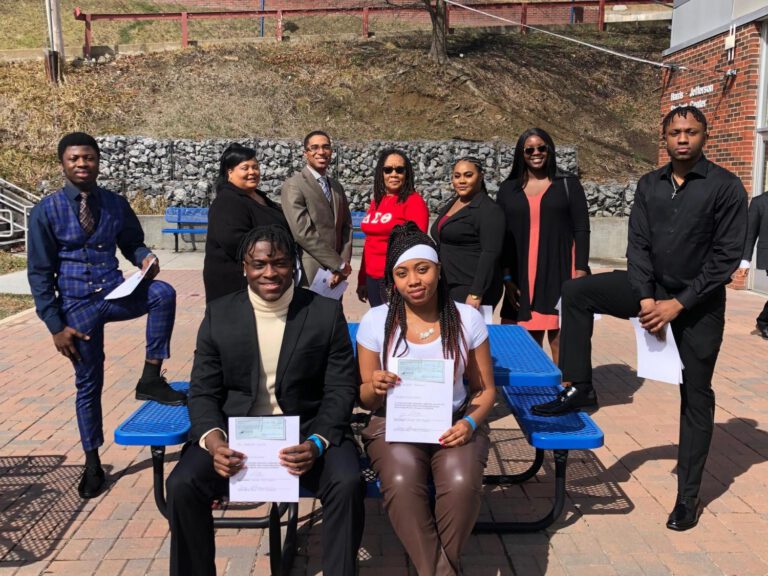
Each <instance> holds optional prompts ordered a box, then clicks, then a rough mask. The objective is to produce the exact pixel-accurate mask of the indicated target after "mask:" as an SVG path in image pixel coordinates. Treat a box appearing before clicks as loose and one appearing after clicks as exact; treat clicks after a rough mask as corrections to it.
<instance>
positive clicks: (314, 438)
mask: <svg viewBox="0 0 768 576" xmlns="http://www.w3.org/2000/svg"><path fill="white" fill-rule="evenodd" d="M307 440H310V441H311V442H314V443H315V446H317V450H318V456H322V455H323V452H325V446H323V442H322V441H321V440H320V438H318V437H317V436H315V435H314V434H312V436H310V437H308V438H307Z"/></svg>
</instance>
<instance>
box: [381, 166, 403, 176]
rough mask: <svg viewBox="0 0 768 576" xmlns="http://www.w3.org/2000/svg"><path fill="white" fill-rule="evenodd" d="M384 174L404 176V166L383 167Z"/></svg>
mask: <svg viewBox="0 0 768 576" xmlns="http://www.w3.org/2000/svg"><path fill="white" fill-rule="evenodd" d="M383 170H384V174H392V172H397V173H398V174H405V166H384V169H383Z"/></svg>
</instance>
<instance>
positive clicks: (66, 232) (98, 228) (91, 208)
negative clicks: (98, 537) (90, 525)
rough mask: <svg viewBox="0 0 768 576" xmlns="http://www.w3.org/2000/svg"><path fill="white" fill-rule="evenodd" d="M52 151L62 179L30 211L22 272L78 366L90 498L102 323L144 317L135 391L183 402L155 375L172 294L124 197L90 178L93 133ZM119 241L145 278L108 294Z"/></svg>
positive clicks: (165, 345)
mask: <svg viewBox="0 0 768 576" xmlns="http://www.w3.org/2000/svg"><path fill="white" fill-rule="evenodd" d="M58 156H59V160H60V162H61V166H62V169H63V172H64V177H65V178H66V184H65V186H64V187H63V188H62V189H60V190H58V191H56V192H54V193H53V194H51V195H50V196H47V197H45V198H43V199H42V200H41V201H40V203H39V204H38V205H37V206H35V208H34V209H33V210H32V214H31V216H30V220H29V233H28V270H27V274H28V277H29V284H30V287H31V289H32V295H33V296H34V299H35V307H36V309H37V314H38V316H39V317H40V319H41V320H43V322H45V325H46V326H47V328H48V330H49V331H50V332H51V334H52V335H53V343H54V345H55V346H56V349H57V350H58V351H59V352H60V353H61V354H62V355H64V356H65V357H67V358H68V359H69V360H70V361H71V362H72V364H73V366H74V369H75V386H76V388H77V395H76V399H75V407H76V412H77V425H78V428H79V430H80V440H81V442H82V445H83V450H84V451H85V469H84V471H83V476H82V478H81V480H80V483H79V485H78V492H79V494H80V496H81V497H82V498H94V497H95V496H98V495H99V494H100V493H101V492H102V490H103V489H104V487H105V485H106V476H105V474H104V470H103V468H102V467H101V461H100V459H99V447H100V446H101V445H102V444H103V443H104V432H103V430H102V417H101V391H102V388H103V384H104V324H105V323H106V322H114V321H120V320H129V319H133V318H137V317H139V316H143V315H144V314H147V348H146V361H145V364H144V371H143V373H142V375H141V379H140V380H139V383H138V385H137V386H136V398H137V399H142V400H147V399H151V400H156V401H158V402H162V403H164V404H174V405H180V404H185V403H186V395H184V394H182V393H181V392H177V391H175V390H173V389H172V388H171V387H170V386H169V385H168V383H167V382H166V380H165V378H164V377H163V376H162V375H161V366H162V362H163V359H165V358H168V357H169V356H170V342H171V332H172V331H173V322H174V319H175V316H176V292H175V291H174V289H173V288H172V287H171V286H170V285H169V284H166V283H164V282H160V281H157V280H153V279H154V277H155V276H157V274H158V272H159V271H160V266H159V264H158V261H157V258H156V257H155V256H154V255H153V254H152V253H151V252H150V251H149V249H148V248H147V247H146V246H145V245H144V232H143V230H142V229H141V225H140V224H139V220H138V218H136V214H135V213H134V212H133V210H132V209H131V207H130V205H129V204H128V202H127V201H126V200H125V198H123V197H121V196H118V195H117V194H115V193H113V192H110V191H108V190H105V189H103V188H100V187H99V186H98V185H97V184H96V180H97V178H98V176H99V146H98V144H97V143H96V140H95V139H94V138H93V137H91V136H89V135H88V134H85V133H82V132H75V133H72V134H68V135H67V136H65V137H64V138H62V140H61V141H60V142H59V146H58ZM117 248H120V251H121V252H122V253H123V255H124V256H125V257H126V258H127V259H128V260H129V261H131V262H132V263H133V264H135V265H136V266H137V267H140V268H142V269H143V270H146V276H145V279H144V280H143V281H142V282H141V284H140V285H139V287H138V288H136V290H134V292H133V293H132V294H130V295H129V296H125V297H123V298H118V299H114V300H105V299H104V296H106V295H107V294H109V293H110V292H111V291H112V290H113V289H114V288H115V287H117V286H118V285H119V284H121V283H122V282H123V275H122V273H121V272H120V270H119V269H118V261H117V258H116V257H115V252H116V249H117Z"/></svg>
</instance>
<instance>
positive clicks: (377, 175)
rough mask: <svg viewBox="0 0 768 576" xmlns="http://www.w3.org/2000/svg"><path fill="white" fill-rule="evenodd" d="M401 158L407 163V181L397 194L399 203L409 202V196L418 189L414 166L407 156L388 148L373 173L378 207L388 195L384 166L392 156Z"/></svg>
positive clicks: (375, 199)
mask: <svg viewBox="0 0 768 576" xmlns="http://www.w3.org/2000/svg"><path fill="white" fill-rule="evenodd" d="M393 155H394V156H400V158H402V159H403V162H404V163H405V179H404V180H403V186H402V188H400V191H399V192H398V193H397V201H398V202H405V201H406V200H408V196H410V195H411V193H412V192H413V191H414V190H415V189H416V186H415V184H414V182H415V177H414V175H413V165H412V164H411V161H410V160H409V159H408V156H406V155H405V152H403V151H402V150H398V149H397V148H386V149H384V150H382V151H381V154H379V159H378V161H377V162H376V170H375V171H374V173H373V202H374V204H375V205H376V206H378V205H379V203H380V202H381V199H382V198H384V196H386V195H387V187H386V186H385V185H384V164H385V162H386V161H387V158H389V157H390V156H393Z"/></svg>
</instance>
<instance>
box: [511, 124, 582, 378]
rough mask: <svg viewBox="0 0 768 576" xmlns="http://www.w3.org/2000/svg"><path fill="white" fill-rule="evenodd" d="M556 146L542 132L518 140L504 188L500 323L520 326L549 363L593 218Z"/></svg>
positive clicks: (556, 352)
mask: <svg viewBox="0 0 768 576" xmlns="http://www.w3.org/2000/svg"><path fill="white" fill-rule="evenodd" d="M555 154H556V151H555V143H554V142H553V140H552V137H551V136H550V135H549V134H547V133H546V132H545V131H544V130H542V129H540V128H530V129H528V130H526V131H525V132H523V134H522V135H521V136H520V138H518V140H517V145H516V146H515V154H514V158H513V161H512V171H511V172H510V174H509V177H508V178H507V179H506V180H505V181H504V182H503V183H502V185H501V187H500V188H499V194H498V197H497V202H498V203H499V205H500V206H501V207H502V208H503V209H504V214H505V216H506V221H507V230H506V237H505V243H504V255H503V257H502V264H503V267H504V287H505V297H504V303H503V305H502V307H501V321H502V324H519V325H520V326H523V327H525V328H526V329H527V330H528V331H529V332H530V334H531V336H533V338H534V339H535V340H536V341H537V342H538V343H539V345H542V346H543V343H544V333H545V332H546V333H547V337H548V339H549V346H550V349H551V350H552V359H553V360H554V361H555V363H557V361H558V356H559V348H560V347H559V335H560V324H559V317H558V312H557V309H556V308H555V306H557V303H558V301H559V300H560V288H561V286H562V285H563V282H565V281H566V280H568V279H570V278H579V277H582V276H586V275H587V274H588V273H589V266H588V263H589V213H588V210H587V199H586V196H585V195H584V189H583V188H582V187H581V183H580V182H579V179H578V178H577V177H576V176H573V175H571V174H566V173H564V172H561V171H559V170H558V168H557V165H556V163H555V159H556V157H555Z"/></svg>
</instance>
